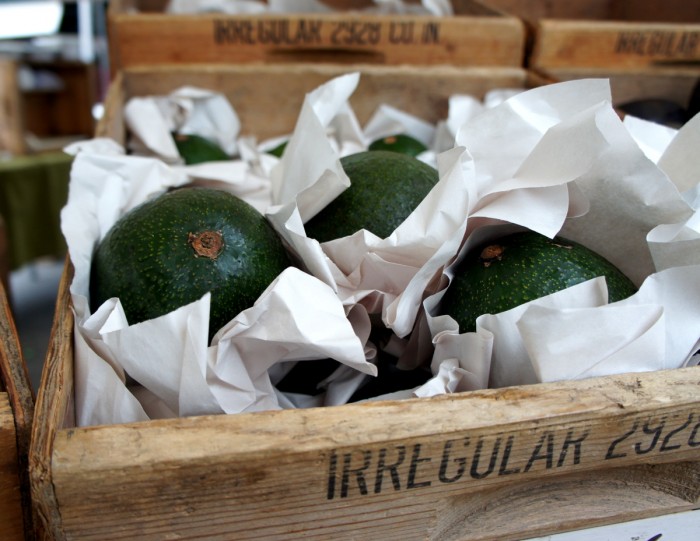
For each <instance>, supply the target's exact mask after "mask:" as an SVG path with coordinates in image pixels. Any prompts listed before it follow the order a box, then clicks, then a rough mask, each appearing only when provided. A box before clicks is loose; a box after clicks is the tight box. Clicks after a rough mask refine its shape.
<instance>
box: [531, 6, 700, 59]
mask: <svg viewBox="0 0 700 541" xmlns="http://www.w3.org/2000/svg"><path fill="white" fill-rule="evenodd" d="M539 3H540V4H544V5H545V6H546V7H545V8H543V9H540V11H539V13H540V18H538V19H530V24H531V25H532V26H533V27H534V46H533V50H532V54H531V56H530V60H529V65H530V66H531V67H534V68H566V67H574V66H581V67H585V66H598V67H605V66H616V67H635V66H656V65H659V64H674V63H678V62H682V63H687V62H697V61H698V60H700V4H698V3H697V2H685V1H680V0H669V1H666V2H656V1H655V0H644V1H637V2H626V1H616V2H615V1H614V2H607V3H606V4H607V6H606V8H607V9H605V10H603V11H600V10H598V11H597V12H591V13H586V12H585V11H583V12H582V11H581V10H578V11H576V10H572V11H571V12H569V13H567V8H568V7H569V6H570V5H571V3H569V2H567V3H562V4H561V5H559V4H557V6H558V9H557V10H556V11H550V9H549V6H550V5H551V3H548V2H539ZM574 5H575V3H574ZM599 7H600V6H599Z"/></svg>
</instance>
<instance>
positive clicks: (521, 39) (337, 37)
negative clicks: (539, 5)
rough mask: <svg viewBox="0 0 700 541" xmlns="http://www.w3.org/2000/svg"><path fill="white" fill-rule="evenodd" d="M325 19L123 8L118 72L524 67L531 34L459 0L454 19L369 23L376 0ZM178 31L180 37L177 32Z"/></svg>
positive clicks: (132, 3)
mask: <svg viewBox="0 0 700 541" xmlns="http://www.w3.org/2000/svg"><path fill="white" fill-rule="evenodd" d="M325 4H327V5H328V6H331V7H333V8H335V9H336V10H338V11H337V12H336V13H324V14H305V13H296V14H285V15H280V14H263V15H223V14H216V13H207V14H198V15H181V14H179V15H178V14H170V13H167V12H166V11H165V7H166V6H167V1H166V0H115V1H113V2H110V5H109V9H108V13H107V19H108V36H109V53H110V65H111V68H112V70H113V72H116V71H118V70H120V69H122V68H126V67H130V66H135V65H158V64H171V63H176V64H180V63H185V64H187V63H218V64H231V63H244V62H271V63H289V62H333V63H345V64H347V63H352V64H355V63H371V64H382V65H398V64H417V65H435V64H452V65H460V66H522V63H523V59H524V45H525V30H524V27H523V24H522V22H521V21H520V19H518V18H517V17H512V16H507V15H505V14H503V13H502V12H499V11H497V10H494V9H491V8H489V7H487V6H485V5H483V4H482V3H481V2H479V1H476V0H452V5H453V8H454V13H455V15H454V16H450V17H437V16H423V15H421V16H417V15H401V16H398V15H397V16H388V15H369V14H358V13H352V12H350V11H348V10H349V9H350V8H362V7H366V6H367V5H371V4H372V2H370V1H369V0H365V1H361V2H348V1H345V0H326V1H325ZM174 29H176V31H175V30H174Z"/></svg>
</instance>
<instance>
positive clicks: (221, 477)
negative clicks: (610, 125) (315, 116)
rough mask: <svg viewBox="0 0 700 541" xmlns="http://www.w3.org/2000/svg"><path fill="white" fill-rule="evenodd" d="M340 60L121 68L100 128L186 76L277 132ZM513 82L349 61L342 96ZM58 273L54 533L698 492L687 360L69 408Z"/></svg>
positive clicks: (637, 511) (324, 525)
mask: <svg viewBox="0 0 700 541" xmlns="http://www.w3.org/2000/svg"><path fill="white" fill-rule="evenodd" d="M343 71H344V70H343V69H342V67H340V66H310V65H301V66H295V67H290V66H286V67H283V66H260V65H257V66H228V67H226V68H222V67H218V68H213V67H211V66H208V67H206V66H187V67H183V66H180V67H172V66H171V67H160V68H158V69H147V68H133V69H127V70H124V71H123V72H121V73H120V74H119V75H118V76H117V78H116V79H115V81H114V82H113V85H112V88H111V90H110V92H109V94H108V99H107V101H106V104H105V107H106V112H105V115H104V117H103V119H102V121H101V122H100V124H99V125H98V128H97V135H99V136H112V137H115V138H116V139H117V140H120V141H124V140H125V138H126V131H125V126H124V122H123V117H122V114H121V109H122V107H123V105H124V103H125V101H126V100H127V99H129V98H130V97H135V96H145V95H158V94H165V93H168V92H170V91H172V90H175V89H176V88H178V87H179V86H180V85H181V84H183V82H187V84H190V85H196V86H200V87H204V88H207V87H208V88H210V89H212V90H218V91H221V92H223V93H224V94H225V95H226V96H227V97H228V98H229V99H230V100H231V101H232V104H233V105H234V107H235V108H236V110H237V112H238V113H239V114H240V116H241V120H242V124H243V129H244V130H246V131H248V132H249V133H250V134H257V135H258V136H260V137H263V134H265V133H268V134H269V135H279V134H280V133H283V132H284V131H287V130H288V129H290V128H291V127H293V125H294V122H295V120H296V117H297V113H298V110H297V111H296V112H295V114H294V115H292V114H291V109H294V107H297V106H296V105H293V106H290V110H289V111H287V110H286V109H282V110H281V111H280V112H276V113H275V115H274V117H271V116H270V115H271V114H272V113H271V112H270V111H269V110H268V109H269V105H268V104H269V100H273V99H275V97H276V96H277V95H278V94H275V93H279V92H280V88H282V89H283V90H284V93H285V95H286V96H287V97H288V98H289V99H291V98H292V97H293V96H294V95H295V93H296V92H300V91H303V89H304V88H305V85H308V86H309V87H312V86H314V85H315V84H316V82H317V80H326V79H327V78H329V77H331V76H333V75H338V74H340V73H342V72H343ZM518 71H519V72H522V70H518ZM508 74H510V75H508ZM506 75H508V77H506ZM518 81H519V82H520V83H519V84H520V85H523V86H525V85H527V84H529V83H528V79H527V77H526V76H523V75H522V73H520V74H518V73H513V72H512V71H511V70H506V71H505V72H504V71H503V70H480V69H475V70H465V69H448V68H439V69H435V68H433V69H426V68H408V67H402V68H393V69H392V68H388V67H383V68H379V67H364V68H363V69H362V71H361V80H360V84H359V86H358V89H357V91H356V93H355V94H353V101H352V105H353V108H355V109H357V111H358V115H359V116H360V117H363V116H366V114H367V112H369V111H372V110H373V109H374V107H375V106H376V104H377V103H378V101H386V98H387V97H388V96H391V98H392V101H389V102H388V103H391V104H392V105H394V106H396V107H399V108H401V107H402V106H410V105H412V104H414V105H415V106H416V107H417V108H418V111H416V110H415V109H410V108H409V110H411V112H414V113H416V114H420V116H423V117H424V118H425V119H426V120H429V121H430V120H437V119H441V118H443V114H444V112H445V111H446V106H447V104H446V103H444V102H445V101H446V98H447V97H448V96H449V94H450V93H452V92H453V91H454V90H457V89H458V90H459V91H461V92H464V93H469V92H473V93H474V95H476V96H479V97H481V96H482V95H483V93H484V92H485V91H486V90H489V89H492V88H500V87H502V86H503V85H504V84H505V83H507V86H514V85H515V84H516V83H517V82H518ZM392 85H395V86H392ZM298 100H299V102H298V103H301V100H302V96H299V97H298ZM244 109H250V110H244ZM270 122H273V125H270ZM272 131H274V132H275V133H272ZM72 273H73V268H72V265H71V263H70V261H67V264H66V267H65V270H64V273H63V276H62V280H61V284H60V288H59V293H58V299H57V305H56V314H55V318H54V326H53V333H52V339H51V343H50V345H49V350H48V352H47V357H46V362H45V365H44V373H43V378H42V385H41V388H40V390H39V393H38V398H37V406H36V422H35V423H34V428H33V434H32V448H31V452H30V462H31V465H32V468H31V476H32V478H31V486H32V495H33V498H34V505H35V508H36V515H37V516H39V517H41V519H42V527H44V528H45V529H46V531H47V532H48V533H49V535H50V537H51V538H52V539H55V540H63V539H99V540H100V541H103V540H106V539H114V538H122V539H124V538H139V539H144V540H148V539H162V538H168V537H172V538H176V537H177V538H179V539H186V538H220V539H226V538H229V539H230V538H236V539H251V540H252V539H290V540H291V539H304V540H314V539H315V540H319V541H325V540H327V539H334V540H341V541H342V540H345V539H348V540H349V539H357V538H362V539H386V540H389V541H391V540H401V541H409V540H413V539H432V540H435V541H456V540H462V541H476V540H481V541H484V540H494V541H495V540H498V541H507V540H516V539H522V538H525V537H532V536H536V535H547V534H552V533H556V532H562V531H567V530H575V529H580V528H584V527H590V526H593V525H599V524H609V523H614V522H621V521H625V520H631V519H635V518H642V517H647V516H656V515H661V514H667V513H672V512H679V511H684V510H689V509H694V508H697V507H698V506H700V431H699V429H700V425H698V422H699V421H700V419H699V418H698V407H699V406H700V395H698V392H697V390H698V388H699V387H698V386H699V385H700V368H686V369H679V370H673V371H666V372H656V373H645V374H627V375H620V376H612V377H604V378H591V379H588V380H584V381H572V382H561V383H550V384H540V385H531V386H522V387H511V388H506V389H491V390H484V391H477V392H470V393H460V394H454V395H446V396H440V397H434V398H425V399H423V398H421V399H410V400H401V401H379V402H370V403H364V404H348V405H345V406H337V407H329V408H312V409H300V410H284V411H270V412H260V413H251V414H240V415H218V416H201V417H187V418H180V419H169V420H157V421H148V422H141V423H130V424H124V425H114V426H94V427H84V428H78V427H75V421H74V412H73V407H74V397H73V340H72V338H73V312H72V310H71V299H70V292H69V286H70V283H71V280H72Z"/></svg>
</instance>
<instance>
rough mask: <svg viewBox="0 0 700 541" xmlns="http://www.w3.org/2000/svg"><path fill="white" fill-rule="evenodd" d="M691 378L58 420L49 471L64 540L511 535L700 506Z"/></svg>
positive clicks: (646, 377)
mask: <svg viewBox="0 0 700 541" xmlns="http://www.w3.org/2000/svg"><path fill="white" fill-rule="evenodd" d="M698 388H700V369H698V368H688V369H681V370H674V371H668V372H657V373H647V374H629V375H624V376H617V377H607V378H596V379H591V380H586V381H579V382H566V383H555V384H546V385H535V386H525V387H513V388H508V389H501V390H486V391H478V392H473V393H463V394H460V395H451V396H442V397H437V398H434V399H426V400H422V399H415V400H404V401H396V402H378V403H374V404H364V405H362V404H360V405H347V406H340V407H336V408H317V409H310V410H287V411H281V412H263V413H256V414H247V415H245V414H244V415H232V416H209V417H198V418H185V419H177V420H169V421H153V422H148V423H136V424H130V425H119V426H111V427H92V428H82V429H77V428H76V429H61V430H59V431H58V432H57V433H56V439H55V441H54V447H53V460H52V468H53V471H52V478H53V484H54V486H55V491H56V499H57V503H58V507H59V509H60V516H61V520H62V528H63V531H64V533H65V535H66V536H67V537H68V538H71V539H83V538H84V539H110V538H111V539H119V538H134V537H135V536H137V537H138V538H140V539H149V538H153V539H155V538H159V537H160V538H162V537H166V536H173V537H178V538H179V537H182V538H188V537H196V536H204V537H207V538H222V539H225V538H230V537H231V536H232V535H234V534H235V536H236V538H238V539H271V538H281V539H301V538H304V539H355V538H358V536H359V538H364V539H426V538H429V539H508V538H510V539H515V538H517V537H518V536H522V535H523V533H525V532H527V533H542V532H552V531H558V530H561V529H562V528H566V527H568V528H571V527H576V525H577V524H578V525H580V524H581V523H583V521H586V520H588V521H593V522H596V521H602V522H604V521H606V520H607V521H608V522H609V521H611V520H614V521H619V520H621V519H623V518H625V519H628V518H638V517H640V516H646V515H651V514H660V513H663V512H669V511H676V510H681V509H690V508H693V507H695V506H697V505H699V504H700V409H698V408H699V407H700V405H699V403H698V398H699V397H698ZM689 461H690V462H689ZM663 463H672V464H671V465H670V466H668V465H667V466H661V465H660V464H663ZM562 476H564V477H562ZM625 491H626V493H625ZM623 494H625V496H624V497H623ZM566 497H568V498H569V503H570V508H569V509H568V510H567V511H566V512H564V513H563V514H556V515H552V514H551V513H549V512H547V510H546V506H543V507H541V508H539V509H537V504H538V503H540V504H541V503H542V500H544V501H545V502H546V503H547V505H551V504H552V503H553V502H554V501H559V500H562V499H563V500H564V501H566ZM509 500H511V501H513V502H518V503H521V504H523V503H524V502H529V504H528V505H518V506H513V511H512V513H511V512H510V511H509V519H508V521H503V520H502V516H501V517H500V520H499V515H501V512H502V508H500V509H498V508H499V507H500V505H502V504H503V503H504V501H509ZM533 506H534V507H533ZM484 508H485V509H486V514H485V515H484V511H483V509H484ZM535 509H537V511H536V512H535V513H534V514H533V511H535ZM574 509H576V511H574ZM90 517H95V518H94V519H91V518H90ZM465 521H466V522H465Z"/></svg>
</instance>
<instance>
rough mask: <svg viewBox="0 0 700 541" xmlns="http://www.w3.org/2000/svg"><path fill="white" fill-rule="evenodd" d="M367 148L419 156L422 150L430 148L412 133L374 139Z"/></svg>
mask: <svg viewBox="0 0 700 541" xmlns="http://www.w3.org/2000/svg"><path fill="white" fill-rule="evenodd" d="M367 150H390V151H392V152H399V153H401V154H408V155H409V156H418V154H420V153H421V152H425V151H426V150H428V147H427V146H425V145H424V144H423V143H421V142H420V141H419V140H418V139H415V138H414V137H411V136H410V135H406V134H405V133H399V134H396V135H389V136H387V137H382V138H381V139H377V140H376V141H372V142H371V143H370V145H369V146H368V147H367Z"/></svg>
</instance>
